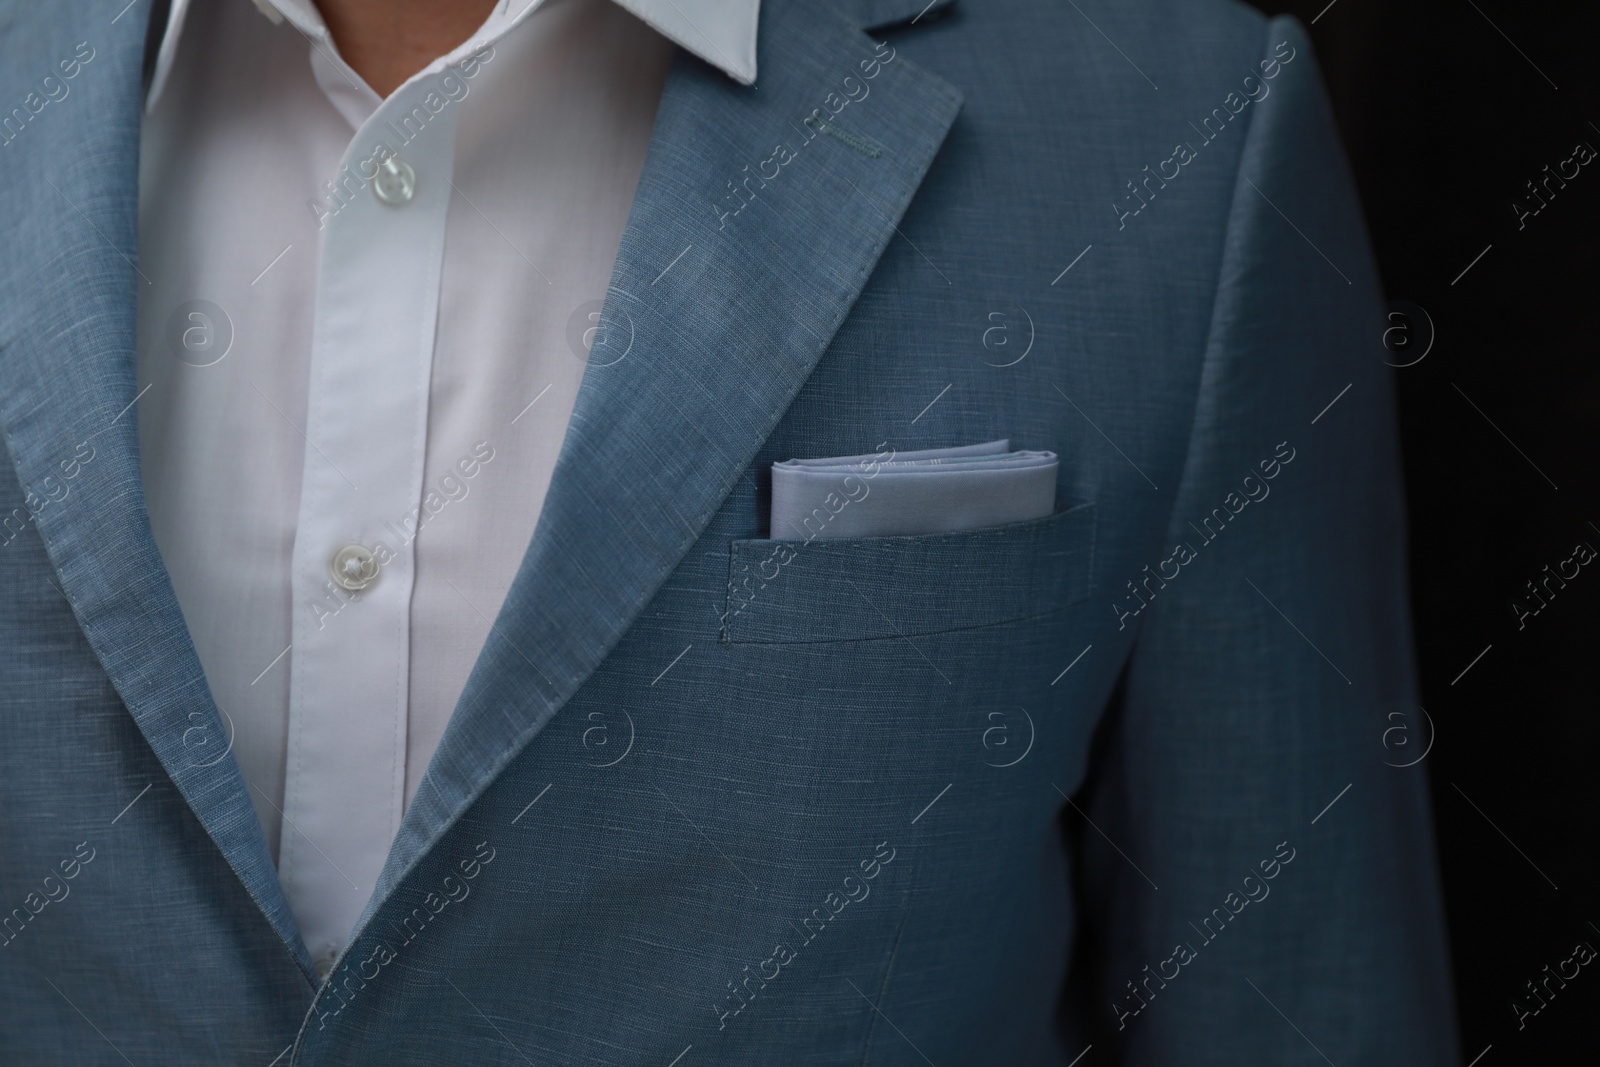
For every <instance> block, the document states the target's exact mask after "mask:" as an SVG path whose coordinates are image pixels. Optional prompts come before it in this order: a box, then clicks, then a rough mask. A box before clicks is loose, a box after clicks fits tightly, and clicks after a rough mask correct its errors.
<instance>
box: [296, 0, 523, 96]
mask: <svg viewBox="0 0 1600 1067" xmlns="http://www.w3.org/2000/svg"><path fill="white" fill-rule="evenodd" d="M497 2H498V0H316V3H317V9H318V10H319V11H321V12H322V19H323V21H324V22H326V23H327V24H328V30H329V31H330V32H331V33H332V34H333V40H334V43H335V44H337V45H338V46H339V54H340V55H341V56H343V57H344V60H345V62H346V63H349V64H350V66H351V68H352V69H353V70H355V72H356V73H357V74H359V75H361V77H362V79H363V80H364V81H365V82H366V83H367V84H368V85H370V86H371V87H372V89H373V91H375V92H376V93H377V94H378V95H379V96H383V97H387V96H388V95H389V94H390V93H392V92H394V90H395V89H397V88H398V87H399V86H400V84H401V83H402V82H404V81H405V80H406V79H407V78H409V77H411V75H413V74H415V73H416V72H417V71H419V70H421V69H422V68H423V67H426V66H427V65H428V64H429V63H431V62H433V61H434V60H435V59H437V58H439V57H440V56H442V55H444V54H445V53H446V52H449V51H450V50H451V49H453V48H455V47H456V46H457V45H459V44H461V42H463V41H465V40H466V39H467V38H469V37H471V36H472V34H473V31H474V30H476V29H477V28H478V27H479V26H482V25H483V23H484V20H485V19H487V18H488V17H489V12H490V11H491V10H493V8H494V5H495V4H496V3H497Z"/></svg>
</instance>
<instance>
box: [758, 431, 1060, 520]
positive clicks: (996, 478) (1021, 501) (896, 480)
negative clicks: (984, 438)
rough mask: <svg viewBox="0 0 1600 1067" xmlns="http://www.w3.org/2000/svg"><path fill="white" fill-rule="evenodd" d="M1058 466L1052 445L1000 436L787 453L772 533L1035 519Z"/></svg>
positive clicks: (777, 478) (1049, 499)
mask: <svg viewBox="0 0 1600 1067" xmlns="http://www.w3.org/2000/svg"><path fill="white" fill-rule="evenodd" d="M880 447H881V446H880ZM1059 466H1060V460H1059V459H1058V458H1057V457H1056V454H1055V453H1054V452H1013V451H1011V442H1010V441H1007V440H1001V441H988V442H985V443H983V444H978V445H963V446H960V447H957V448H930V449H924V450H922V451H919V452H899V453H897V452H895V451H894V450H893V449H888V450H886V451H882V452H878V453H870V454H867V455H861V456H839V457H834V458H829V459H790V460H784V461H783V462H782V463H774V464H773V465H772V526H771V536H772V538H773V539H774V540H779V541H787V540H791V539H793V540H802V541H812V540H838V539H840V538H848V537H895V536H909V535H916V534H934V533H953V532H956V531H960V530H974V529H980V528H982V527H985V526H1003V525H1005V524H1007V523H1013V522H1026V521H1027V520H1029V519H1042V518H1044V517H1046V516H1048V515H1050V514H1051V513H1052V512H1053V511H1054V510H1055V502H1056V470H1057V468H1058V467H1059Z"/></svg>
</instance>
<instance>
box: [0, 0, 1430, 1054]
mask: <svg viewBox="0 0 1600 1067" xmlns="http://www.w3.org/2000/svg"><path fill="white" fill-rule="evenodd" d="M924 2H925V0H847V2H845V3H843V4H842V5H841V6H837V7H836V6H834V5H832V4H825V3H823V2H820V0H818V2H808V3H799V2H795V0H767V3H766V4H764V5H763V7H764V9H763V11H762V14H761V31H760V45H759V58H760V72H761V73H760V81H759V85H758V86H757V87H751V88H745V87H741V86H738V85H736V84H734V83H733V82H731V81H730V80H729V79H727V78H726V77H725V76H723V75H722V74H720V73H718V72H717V71H715V70H713V69H711V68H709V67H707V66H706V65H704V64H702V63H700V62H698V61H696V60H694V59H692V58H690V57H688V56H685V55H680V56H679V57H678V59H677V61H676V64H675V66H674V67H673V70H672V73H671V76H670V78H669V80H668V82H667V85H666V90H665V94H664V96H663V98H662V101H661V105H660V111H659V117H658V119H657V122H656V127H655V132H654V139H653V142H652V145H651V149H650V153H649V158H648V162H647V163H646V165H645V169H644V173H643V176H642V178H641V180H640V183H639V188H638V194H637V199H636V201H635V203H634V206H633V210H632V214H631V217H630V219H629V222H628V226H627V231H626V234H625V236H624V237H623V240H622V244H621V250H620V253H619V255H618V258H617V265H616V270H615V275H614V278H613V285H612V288H611V291H610V294H609V298H608V306H607V310H606V313H605V314H606V319H607V323H608V332H607V335H606V336H607V344H608V345H609V346H611V348H612V349H613V351H615V350H616V349H617V347H618V346H619V345H620V346H622V350H623V351H625V352H626V355H625V356H623V357H622V358H620V359H614V360H613V359H610V358H608V360H606V361H604V362H606V363H607V364H608V365H604V366H602V365H600V364H601V362H602V361H591V365H590V367H589V369H588V372H587V377H586V378H585V380H584V382H583V386H582V390H581V393H580V395H579V397H578V400H577V407H576V411H575V413H574V415H573V419H572V424H571V429H570V431H569V432H568V434H567V438H566V441H565V444H564V447H563V450H562V452H561V456H560V460H559V463H558V466H557V468H556V473H555V477H554V481H553V483H552V485H551V488H550V491H549V497H548V500H547V502H546V504H545V506H544V511H543V514H542V516H541V518H540V521H539V525H538V529H537V531H536V533H535V534H534V536H533V539H532V542H531V544H530V546H529V548H528V551H527V555H526V558H525V560H524V561H523V564H522V567H521V570H520V571H519V573H518V575H517V578H516V581H515V584H514V586H513V587H512V589H511V592H510V594H509V596H508V597H507V599H506V601H505V606H504V608H503V610H502V611H501V613H500V615H499V617H498V619H497V620H496V622H495V625H494V628H493V632H492V634H491V636H490V638H489V640H488V643H487V645H486V647H485V648H484V649H483V652H482V655H481V657H480V659H479V661H478V663H477V665H476V668H475V669H474V671H473V673H472V676H471V680H470V681H469V682H468V684H467V687H466V690H465V692H464V693H463V694H462V696H461V699H460V703H459V705H458V707H457V709H456V711H455V715H454V718H453V719H452V720H451V723H450V726H449V729H448V730H447V732H446V733H445V735H444V738H443V741H442V742H441V744H440V746H439V748H438V752H437V755H436V756H435V757H434V758H433V762H432V764H431V766H430V768H429V770H428V773H427V776H426V778H425V780H424V781H423V783H422V785H421V788H420V791H419V792H418V794H417V796H416V799H415V801H414V803H413V804H412V805H411V807H410V809H409V810H408V811H407V813H406V816H405V819H404V824H403V826H402V828H401V830H400V832H399V836H398V838H397V839H396V841H395V842H394V846H393V850H392V852H391V854H390V856H389V860H388V864H387V866H386V868H385V870H384V872H383V876H382V879H381V884H380V885H379V886H378V887H377V889H376V891H375V892H374V895H373V897H372V900H371V902H370V904H369V905H368V908H367V910H366V913H365V915H364V917H363V920H362V924H361V926H360V929H359V932H358V933H357V935H356V936H355V937H354V939H353V942H352V944H351V945H350V947H349V949H348V950H347V952H346V954H345V955H344V957H343V958H342V960H341V963H340V965H339V966H338V968H337V969H336V970H335V972H334V974H333V978H332V980H331V981H330V982H329V983H327V984H326V985H323V986H320V987H319V984H318V983H317V982H316V980H315V977H314V974H313V971H312V967H311V963H310V960H309V958H308V956H307V952H306V948H305V945H304V944H303V943H302V941H301V939H300V937H299V934H298V933H297V931H296V929H295V924H294V921H293V919H292V917H291V914H290V912H289V910H288V908H287V907H286V905H285V901H284V897H283V895H282V893H281V892H280V889H279V887H278V883H277V881H276V878H275V874H274V870H273V865H272V860H271V858H270V856H269V854H268V851H267V848H266V846H265V844H264V841H263V837H262V834H261V831H260V829H259V826H258V823H257V821H256V818H255V816H254V814H253V811H252V807H251V802H250V799H249V797H248V796H247V794H246V788H245V786H244V785H243V783H242V782H241V780H240V776H239V774H238V771H237V768H236V766H235V763H234V761H233V759H232V757H231V756H230V755H227V754H226V753H227V738H226V728H225V727H224V726H223V724H222V721H221V719H220V717H219V715H218V712H217V708H216V706H215V704H214V702H213V700H212V697H211V695H210V693H209V690H208V688H207V685H206V680H205V677H204V675H203V673H202V671H201V667H200V664H199V662H198V660H197V658H196V655H195V651H194V647H193V644H192V643H191V640H190V637H189V634H188V632H187V630H186V629H185V625H184V620H183V617H182V614H181V613H180V610H179V607H178V604H177V602H176V600H175V599H174V596H173V591H172V586H171V584H170V582H169V579H168V576H167V573H166V571H165V569H164V568H163V565H162V561H161V558H160V556H159V554H158V552H157V549H156V545H155V542H154V540H153V539H152V536H151V531H150V524H149V521H148V518H147V515H146V511H145V507H144V503H143V497H142V494H141V490H140V477H139V459H138V453H137V442H138V436H137V433H136V420H137V418H138V407H137V404H136V402H135V401H136V397H137V395H138V391H139V388H140V385H139V383H138V382H137V381H136V380H135V363H134V329H133V326H134V309H135V301H136V290H137V287H138V286H140V285H142V284H144V283H143V281H142V280H141V275H140V273H139V269H140V267H136V264H137V263H138V251H137V248H138V241H137V225H136V220H137V211H136V206H137V201H138V191H137V188H136V185H137V173H138V167H137V156H138V144H139V122H140V115H141V70H142V67H143V57H144V52H145V40H146V23H147V21H148V19H149V12H150V9H151V6H152V5H151V4H149V3H144V4H138V5H136V6H133V7H131V8H129V9H127V10H124V11H122V13H121V14H120V15H119V14H118V9H119V8H121V7H122V4H121V3H120V0H117V2H106V3H93V4H89V3H71V4H66V3H61V4H56V3H51V4H44V3H35V2H29V0H8V2H6V3H5V4H4V5H3V6H0V108H3V109H4V110H3V116H4V120H5V123H6V126H5V143H4V145H3V147H0V167H3V170H0V349H3V350H0V422H3V426H4V436H5V445H6V448H7V451H8V453H9V460H10V462H9V463H6V464H4V469H3V471H0V517H3V519H4V525H5V531H4V544H3V545H0V739H3V743H0V806H3V808H0V918H3V922H0V927H3V937H0V1001H3V1003H4V1010H0V1061H3V1062H5V1063H7V1064H29V1065H33V1064H73V1065H81V1064H117V1063H123V1062H125V1061H126V1062H132V1063H135V1064H140V1065H143V1064H157V1063H159V1064H164V1065H168V1067H172V1065H180V1064H217V1063H227V1064H257V1065H260V1067H267V1065H268V1064H308V1065H309V1064H316V1065H322V1064H328V1065H333V1064H338V1065H354V1064H384V1065H392V1064H399V1063H408V1064H410V1063H414V1064H438V1063H471V1064H507V1065H510V1064H523V1063H538V1064H546V1063H563V1064H566V1063H592V1064H656V1065H662V1067H665V1065H667V1064H679V1065H681V1067H702V1065H708V1064H740V1065H749V1064H782V1065H786V1067H792V1065H797V1064H838V1065H846V1064H849V1065H857V1064H878V1065H890V1064H896V1065H908V1064H921V1063H924V1062H931V1063H936V1064H938V1065H939V1067H954V1065H959V1064H1067V1063H1069V1062H1074V1058H1075V1057H1078V1056H1080V1055H1082V1054H1084V1053H1085V1049H1086V1048H1087V1049H1088V1052H1087V1055H1086V1057H1085V1058H1084V1059H1083V1060H1082V1061H1081V1062H1082V1063H1083V1064H1085V1065H1090V1064H1097V1063H1122V1064H1140V1065H1144V1064H1202V1063H1206V1064H1211V1063H1215V1064H1224V1063H1225V1064H1237V1063H1274V1064H1287V1063H1301V1064H1315V1063H1322V1062H1325V1061H1331V1062H1333V1063H1337V1064H1339V1065H1340V1067H1349V1065H1354V1064H1397V1065H1406V1067H1415V1065H1418V1064H1445V1063H1452V1062H1456V1053H1455V1049H1454V1037H1453V1032H1452V1018H1451V1007H1450V998H1449V991H1448V981H1447V978H1446V954H1445V948H1444V939H1443V933H1442V923H1441V916H1440V907H1439V902H1438V896H1437V887H1436V881H1435V873H1434V859H1433V852H1432V845H1431V842H1430V831H1429V817H1428V812H1427V803H1426V800H1425V789H1424V779H1423V777H1422V775H1423V769H1424V767H1425V766H1426V765H1425V764H1422V765H1418V766H1411V767H1400V766H1395V764H1397V763H1404V762H1408V761H1409V759H1406V760H1402V759H1398V758H1396V748H1395V745H1394V744H1393V743H1392V742H1394V741H1395V737H1394V735H1393V734H1392V733H1388V734H1386V731H1392V730H1393V729H1394V728H1395V727H1396V725H1397V723H1402V722H1405V721H1408V720H1407V717H1408V716H1410V717H1415V715H1416V709H1415V707H1414V705H1413V704H1412V703H1411V701H1412V700H1413V680H1412V669H1411V646H1410V637H1409V633H1408V627H1409V621H1408V617H1407V609H1406V602H1405V589H1406V575H1405V572H1404V567H1403V562H1402V544H1403V540H1404V528H1403V516H1402V511H1401V506H1400V493H1399V489H1398V478H1397V469H1396V459H1395V434H1394V421H1395V413H1394V406H1393V401H1392V398H1391V393H1390V388H1389V385H1388V383H1387V380H1386V371H1385V368H1384V366H1383V362H1382V356H1383V349H1382V348H1381V345H1380V337H1381V331H1382V328H1383V323H1382V321H1381V318H1380V308H1379V291H1378V287H1377V283H1376V279H1375V276H1374V271H1373V267H1372V262H1371V257H1370V254H1369V249H1368V246H1367V244H1366V240H1365V238H1364V236H1363V232H1362V228H1361V224H1360V220H1359V214H1358V209H1357V205H1356V202H1355V198H1354V196H1353V193H1352V187H1351V182H1350V180H1349V176H1348V173H1347V171H1346V168H1345V165H1344V162H1343V159H1342V157H1341V154H1340V150H1339V148H1338V145H1337V143H1336V140H1335V136H1334V132H1333V127H1332V123H1331V120H1330V116H1329V111H1328V106H1327V103H1326V100H1325V98H1324V96H1323V93H1322V90H1321V88H1320V87H1319V83H1318V78H1317V74H1316V71H1315V67H1314V63H1313V59H1312V57H1311V55H1310V48H1309V45H1308V42H1307V40H1306V37H1305V34H1304V31H1303V30H1302V29H1301V27H1300V26H1299V25H1298V24H1296V23H1294V22H1292V21H1288V20H1282V19H1279V20H1273V21H1271V22H1268V21H1265V20H1264V19H1262V18H1261V17H1260V16H1259V15H1257V14H1255V13H1253V12H1251V11H1249V10H1247V9H1246V8H1244V7H1242V6H1237V5H1234V4H1232V3H1224V2H1220V0H1205V2H1194V0H1171V2H1166V0H1147V2H1140V3H1120V4H1118V3H1111V2H1108V0H1081V3H1074V4H1068V5H1058V4H1044V3H1032V2H1025V0H962V3H961V6H960V8H959V9H951V10H946V9H943V8H942V7H941V0H935V3H934V4H933V5H932V6H931V9H929V10H922V9H923V4H924ZM874 39H881V40H885V41H887V42H888V44H887V45H886V46H884V47H879V48H875V46H874V43H873V41H874ZM86 54H87V55H89V57H90V58H88V59H84V58H83V57H84V56H85V55H86ZM74 56H76V57H77V64H78V65H77V69H76V70H75V71H74V74H73V76H72V77H71V78H65V77H64V72H65V70H66V69H67V68H66V67H60V66H59V64H60V63H61V62H62V61H63V60H71V59H72V58H73V57H74ZM869 74H870V77H869V76H868V75H869ZM47 75H48V76H49V78H48V80H47V78H46V76H47ZM63 86H64V87H65V88H63ZM1157 86H1159V88H1157ZM847 98H848V103H844V102H841V101H842V100H844V99H847ZM819 110H820V115H821V121H820V122H819V120H818V118H817V116H816V114H815V113H817V112H818V111H819ZM808 117H809V118H811V121H810V122H809V123H808V122H807V121H806V120H807V118H808ZM819 125H825V126H830V127H832V129H830V130H825V131H823V132H821V133H818V127H819ZM841 131H842V132H843V136H840V133H841ZM780 146H781V147H782V148H783V149H785V151H781V152H780V151H779V147H780ZM736 209H737V210H736ZM672 263H675V264H676V265H675V266H674V267H673V269H672V270H671V271H670V272H668V273H667V274H665V275H664V276H663V275H662V273H661V272H662V270H663V268H665V267H667V266H668V265H669V264H672ZM141 266H142V269H143V270H144V271H145V272H150V271H157V270H159V269H160V264H155V263H147V264H142V265H141ZM199 295H203V294H199ZM624 339H625V340H624ZM1330 405H1331V406H1330ZM999 437H1008V438H1010V439H1011V440H1012V441H1013V443H1014V445H1015V446H1016V447H1020V448H1034V449H1052V450H1054V451H1056V452H1058V453H1059V454H1060V456H1061V468H1060V481H1059V486H1058V500H1059V503H1058V510H1057V513H1056V514H1055V515H1054V516H1053V517H1050V518H1047V519H1043V520H1040V521H1035V522H1028V523H1022V524H1018V525H1013V526H1006V527H1001V528H998V529H989V530H979V531H973V532H969V533H957V534H945V535H938V536H923V537H893V538H873V539H866V540H844V541H827V542H824V541H822V540H818V541H816V542H814V543H810V544H800V545H793V544H790V545H784V544H779V543H777V542H774V541H771V540H767V539H766V537H767V531H766V530H765V528H764V521H765V519H764V516H765V509H766V504H767V480H766V473H765V472H766V471H767V468H768V465H769V464H770V463H771V462H773V461H774V460H781V459H786V458H789V457H794V456H822V455H848V454H855V453H863V452H872V451H880V452H884V453H887V452H888V451H890V450H895V451H904V450H908V449H915V448H927V447H935V446H944V445H954V444H964V443H970V442H976V441H985V440H991V439H994V438H999ZM1396 715H1399V716H1400V718H1399V719H1396V718H1395V716H1396ZM1419 728H1420V727H1419ZM1418 740H1419V744H1418V745H1417V746H1416V748H1420V747H1421V745H1420V740H1421V739H1420V738H1419V739H1418ZM1416 748H1414V749H1413V751H1415V750H1416ZM351 758H352V759H355V758H359V754H358V753H352V754H351ZM1089 1046H1092V1048H1089Z"/></svg>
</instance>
